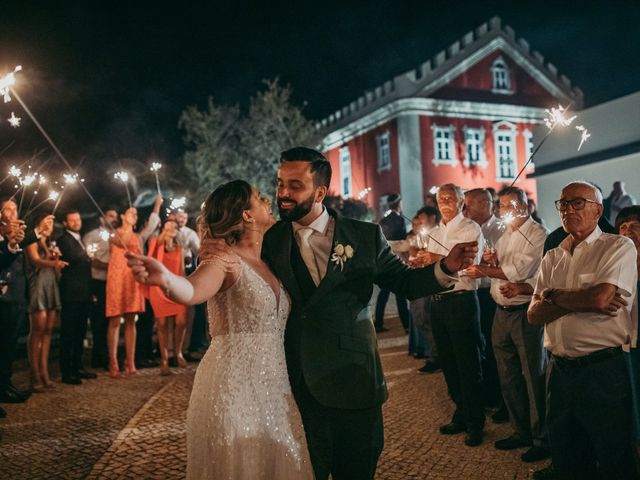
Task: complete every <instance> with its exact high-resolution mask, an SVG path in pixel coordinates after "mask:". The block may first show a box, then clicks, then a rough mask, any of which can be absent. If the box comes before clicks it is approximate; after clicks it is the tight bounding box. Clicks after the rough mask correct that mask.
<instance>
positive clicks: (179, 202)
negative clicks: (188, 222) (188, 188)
mask: <svg viewBox="0 0 640 480" xmlns="http://www.w3.org/2000/svg"><path fill="white" fill-rule="evenodd" d="M186 204H187V199H186V197H179V198H173V199H171V204H170V205H169V208H168V210H169V211H171V212H175V211H176V210H182V209H183V208H184V207H185V205H186Z"/></svg>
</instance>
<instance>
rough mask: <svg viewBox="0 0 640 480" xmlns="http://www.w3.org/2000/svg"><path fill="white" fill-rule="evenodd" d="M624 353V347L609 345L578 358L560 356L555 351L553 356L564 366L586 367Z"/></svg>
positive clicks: (558, 363)
mask: <svg viewBox="0 0 640 480" xmlns="http://www.w3.org/2000/svg"><path fill="white" fill-rule="evenodd" d="M621 353H622V347H609V348H604V349H602V350H598V351H597V352H593V353H590V354H589V355H585V356H584V357H577V358H568V357H558V356H557V355H554V354H553V353H552V354H551V356H552V357H553V360H554V361H555V363H556V364H557V365H558V366H559V367H562V368H565V367H568V368H578V367H586V366H587V365H592V364H594V363H599V362H603V361H605V360H609V359H610V358H613V357H617V356H618V355H620V354H621Z"/></svg>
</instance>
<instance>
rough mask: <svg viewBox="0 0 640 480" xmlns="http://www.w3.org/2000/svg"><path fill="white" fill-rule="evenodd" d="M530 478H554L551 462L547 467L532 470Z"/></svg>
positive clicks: (547, 479) (539, 479)
mask: <svg viewBox="0 0 640 480" xmlns="http://www.w3.org/2000/svg"><path fill="white" fill-rule="evenodd" d="M532 478H533V479H534V480H553V479H554V478H556V471H555V470H554V468H553V463H552V464H550V465H549V466H548V467H545V468H542V469H540V470H537V471H535V472H533V477H532Z"/></svg>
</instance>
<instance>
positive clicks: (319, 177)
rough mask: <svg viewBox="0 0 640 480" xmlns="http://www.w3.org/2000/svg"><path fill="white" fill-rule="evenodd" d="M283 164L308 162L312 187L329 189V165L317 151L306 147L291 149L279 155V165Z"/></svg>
mask: <svg viewBox="0 0 640 480" xmlns="http://www.w3.org/2000/svg"><path fill="white" fill-rule="evenodd" d="M284 162H310V163H311V173H312V174H313V184H314V186H316V187H327V188H329V184H330V183H331V164H330V163H329V161H328V160H327V159H326V157H325V156H324V155H322V154H321V153H320V152H319V151H317V150H314V149H313V148H307V147H293V148H290V149H289V150H285V151H284V152H282V153H281V154H280V163H284Z"/></svg>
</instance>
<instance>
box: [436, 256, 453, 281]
mask: <svg viewBox="0 0 640 480" xmlns="http://www.w3.org/2000/svg"><path fill="white" fill-rule="evenodd" d="M440 269H441V270H442V273H444V274H445V275H448V276H450V277H451V276H453V275H455V273H456V272H452V271H451V270H449V269H448V268H447V266H446V265H445V263H444V258H443V259H442V260H440Z"/></svg>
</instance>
